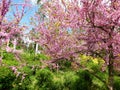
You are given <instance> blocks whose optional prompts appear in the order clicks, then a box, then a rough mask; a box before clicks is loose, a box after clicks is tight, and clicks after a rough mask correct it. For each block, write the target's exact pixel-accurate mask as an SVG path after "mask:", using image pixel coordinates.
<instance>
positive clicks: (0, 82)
mask: <svg viewBox="0 0 120 90" xmlns="http://www.w3.org/2000/svg"><path fill="white" fill-rule="evenodd" d="M15 78H16V76H15V75H14V73H13V72H12V71H11V70H10V68H7V67H3V66H2V67H0V90H11V89H12V88H13V82H14V80H15Z"/></svg>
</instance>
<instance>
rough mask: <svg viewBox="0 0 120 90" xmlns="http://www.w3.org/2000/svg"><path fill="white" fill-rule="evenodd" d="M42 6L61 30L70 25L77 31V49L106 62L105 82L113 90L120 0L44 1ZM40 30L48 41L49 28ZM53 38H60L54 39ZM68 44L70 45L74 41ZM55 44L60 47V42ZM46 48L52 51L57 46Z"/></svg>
mask: <svg viewBox="0 0 120 90" xmlns="http://www.w3.org/2000/svg"><path fill="white" fill-rule="evenodd" d="M44 1H45V0H44ZM44 9H45V10H44V13H45V14H46V15H47V17H48V19H49V21H50V22H59V24H60V27H61V29H62V30H63V31H64V29H65V28H71V29H72V31H74V32H76V34H74V35H75V36H77V40H79V41H80V42H82V44H81V46H83V47H82V48H81V47H80V48H79V49H78V50H80V52H81V51H84V53H85V54H87V55H92V56H96V57H97V56H99V57H101V58H102V59H103V60H104V61H105V62H106V66H107V67H108V76H109V77H108V82H106V85H107V88H108V89H109V90H113V82H114V78H113V77H114V67H115V66H116V65H117V62H118V61H119V59H120V57H119V53H120V33H119V31H120V10H119V9H120V1H119V0H65V1H64V0H58V1H56V0H52V1H47V0H46V3H45V4H44ZM42 30H43V32H46V33H45V34H44V35H47V37H46V38H44V40H46V39H47V38H48V41H51V40H52V38H51V37H52V35H53V34H52V33H51V30H44V29H42ZM54 33H55V31H54ZM54 37H55V36H54ZM57 37H60V36H59V35H58V36H57ZM63 37H64V35H63ZM56 41H60V39H58V40H57V38H56ZM54 44H55V43H54ZM58 44H59V43H58ZM65 45H67V44H65ZM70 45H71V47H72V45H73V44H70ZM58 47H59V48H60V45H58ZM61 48H63V47H61ZM48 50H49V51H51V50H52V51H51V52H53V51H54V50H56V47H54V48H53V49H51V48H50V49H48ZM73 51H74V50H73ZM47 52H48V51H47ZM66 53H67V52H66Z"/></svg>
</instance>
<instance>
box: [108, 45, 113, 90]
mask: <svg viewBox="0 0 120 90" xmlns="http://www.w3.org/2000/svg"><path fill="white" fill-rule="evenodd" d="M113 64H114V55H113V47H112V44H111V45H110V46H109V65H108V88H109V90H113V84H114V66H113Z"/></svg>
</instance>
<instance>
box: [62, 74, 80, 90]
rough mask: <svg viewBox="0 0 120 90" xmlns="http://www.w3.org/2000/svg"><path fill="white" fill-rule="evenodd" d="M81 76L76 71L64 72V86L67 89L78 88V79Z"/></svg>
mask: <svg viewBox="0 0 120 90" xmlns="http://www.w3.org/2000/svg"><path fill="white" fill-rule="evenodd" d="M78 79H79V77H78V76H77V75H76V74H75V72H67V73H65V74H64V86H65V89H67V90H76V85H75V84H76V81H77V80H78Z"/></svg>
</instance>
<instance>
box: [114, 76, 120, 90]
mask: <svg viewBox="0 0 120 90" xmlns="http://www.w3.org/2000/svg"><path fill="white" fill-rule="evenodd" d="M114 90H120V77H115V81H114Z"/></svg>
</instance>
